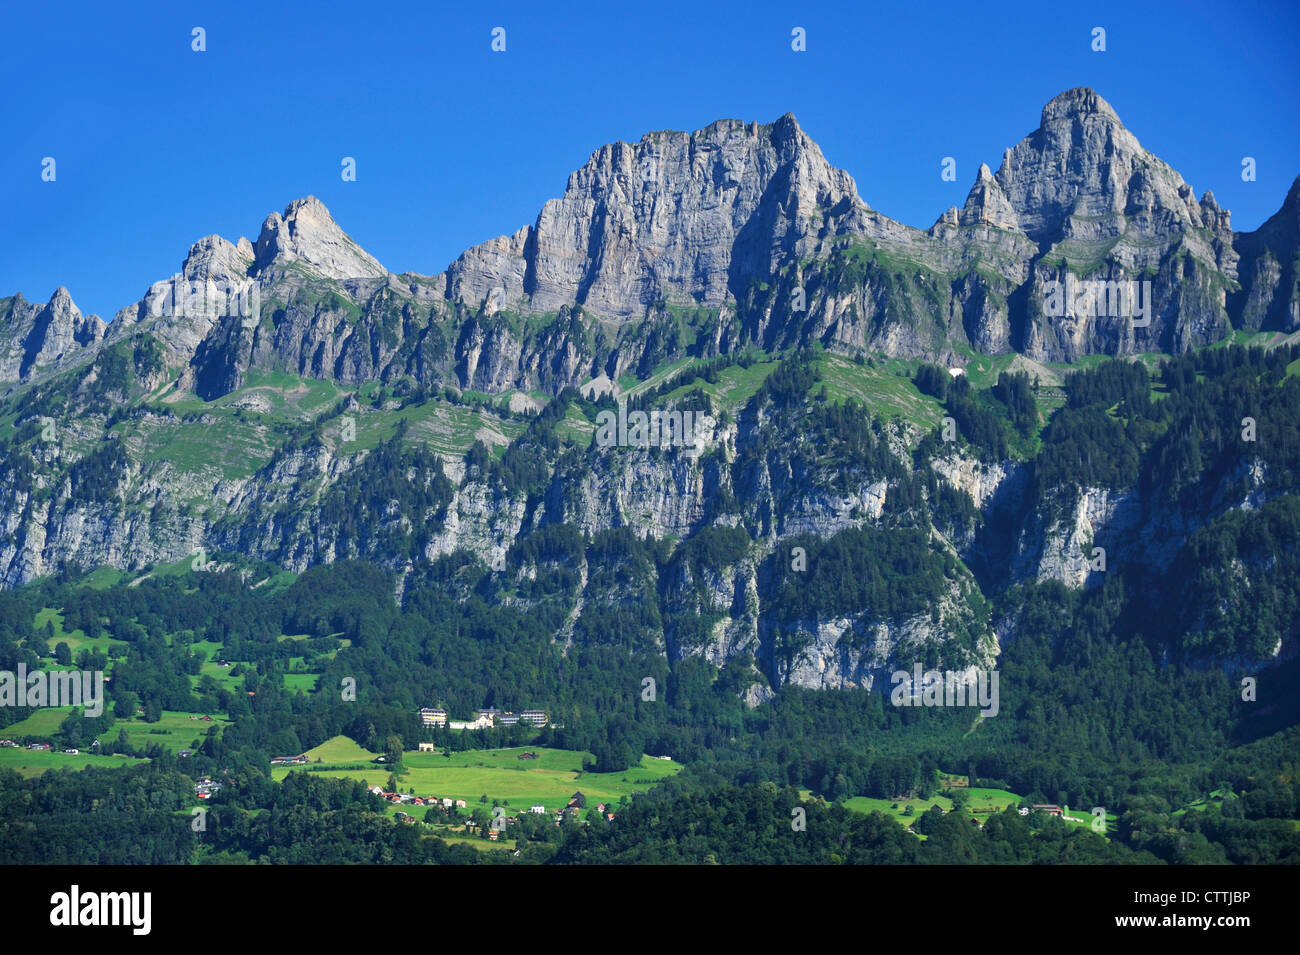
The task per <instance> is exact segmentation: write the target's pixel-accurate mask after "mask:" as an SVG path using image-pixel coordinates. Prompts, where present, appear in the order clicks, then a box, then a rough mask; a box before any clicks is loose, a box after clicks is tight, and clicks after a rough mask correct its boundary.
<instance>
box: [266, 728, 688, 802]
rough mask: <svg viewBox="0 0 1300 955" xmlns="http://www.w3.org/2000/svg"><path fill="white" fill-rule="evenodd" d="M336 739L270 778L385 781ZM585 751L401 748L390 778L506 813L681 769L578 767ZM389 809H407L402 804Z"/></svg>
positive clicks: (635, 784) (642, 785)
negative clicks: (304, 775)
mask: <svg viewBox="0 0 1300 955" xmlns="http://www.w3.org/2000/svg"><path fill="white" fill-rule="evenodd" d="M339 739H340V738H338V737H336V738H335V739H333V740H330V741H328V742H327V743H325V744H323V747H326V748H328V749H325V748H323V747H318V748H317V750H313V751H312V752H310V753H308V757H309V758H310V759H312V760H313V763H310V764H308V765H307V766H305V767H304V766H293V767H275V768H274V769H272V770H271V776H272V778H273V779H275V780H277V781H278V780H281V779H284V777H285V776H287V775H288V774H289V773H290V772H294V771H298V772H302V771H304V770H306V771H318V772H323V773H325V774H327V775H330V776H337V777H341V778H346V779H360V780H363V781H364V782H365V783H366V785H367V786H384V785H387V781H388V777H389V775H390V773H391V772H392V768H391V767H389V766H385V765H383V764H371V765H370V768H362V767H361V766H360V765H358V764H359V762H361V761H367V762H368V761H369V760H372V759H374V758H375V757H374V756H373V755H371V754H369V753H366V752H365V751H364V750H361V747H359V746H356V744H355V743H352V744H351V745H352V746H353V747H355V749H349V748H348V746H347V744H346V743H342V742H339ZM348 742H349V743H350V742H351V741H350V740H349V741H348ZM358 750H359V751H360V752H359V753H358V752H357V751H358ZM524 752H535V753H537V754H538V756H539V758H538V759H536V760H520V759H519V758H518V757H519V755H520V754H521V753H524ZM278 755H279V754H278ZM282 755H286V756H288V755H294V754H290V753H285V754H282ZM589 755H590V754H587V753H578V752H572V751H569V750H558V749H547V748H545V747H515V748H511V749H495V750H473V751H470V752H464V753H453V754H452V755H451V757H450V758H448V757H446V756H444V755H443V754H442V753H407V754H405V756H403V766H404V768H405V772H404V774H402V775H400V776H398V779H397V783H398V789H399V790H400V791H401V792H409V791H410V790H411V789H414V790H415V795H417V796H436V797H438V798H449V799H463V800H465V802H466V804H467V809H466V811H473V810H474V809H475V808H476V807H478V806H480V805H482V803H480V802H479V799H480V797H481V796H483V795H486V796H487V797H488V803H487V804H488V805H491V803H492V800H493V799H498V800H501V802H502V804H503V805H504V804H505V803H506V802H507V801H508V802H509V804H510V805H509V807H508V808H509V809H510V810H512V811H513V812H519V811H525V812H526V811H527V810H528V808H529V807H530V806H533V805H542V806H545V807H546V808H547V810H548V811H554V810H558V809H563V808H564V806H565V805H566V804H567V803H568V801H569V798H570V797H571V796H572V795H573V793H574V792H576V791H578V790H581V791H582V792H583V793H584V794H585V795H586V797H587V805H588V807H589V808H594V806H595V804H596V803H597V802H604V803H612V802H617V801H618V800H619V798H621V797H623V796H630V795H632V794H633V793H636V792H641V791H644V790H646V789H649V788H650V787H651V786H652V785H654V784H655V783H657V782H659V781H660V780H662V779H666V778H667V777H669V776H672V775H673V774H675V773H677V772H680V771H681V769H682V767H681V765H680V764H678V763H675V762H671V761H668V760H660V759H654V758H653V757H650V756H643V757H642V759H641V765H640V766H633V767H629V768H628V769H627V770H626V771H625V772H621V773H583V772H582V761H583V759H584V757H588V756H589ZM327 756H328V757H329V761H328V762H327V761H326V757H327ZM316 758H319V759H320V760H321V763H320V764H319V765H317V764H315V763H314V760H315V759H316ZM397 808H398V809H403V810H404V811H406V812H410V811H411V808H410V807H402V806H398V807H397Z"/></svg>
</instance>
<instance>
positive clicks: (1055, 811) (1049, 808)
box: [1034, 803, 1065, 816]
mask: <svg viewBox="0 0 1300 955" xmlns="http://www.w3.org/2000/svg"><path fill="white" fill-rule="evenodd" d="M1034 812H1045V813H1047V814H1048V815H1049V816H1064V815H1065V813H1063V812H1062V811H1061V807H1060V806H1054V805H1051V804H1048V803H1044V804H1041V805H1039V804H1035V805H1034Z"/></svg>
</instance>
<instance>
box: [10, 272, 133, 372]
mask: <svg viewBox="0 0 1300 955" xmlns="http://www.w3.org/2000/svg"><path fill="white" fill-rule="evenodd" d="M107 327H108V326H107V325H106V324H105V323H104V321H103V319H101V318H100V317H99V316H98V315H86V316H83V315H82V314H81V311H80V310H79V309H78V308H77V306H76V304H75V303H74V302H73V301H72V296H71V295H70V294H69V293H68V290H67V289H66V288H64V287H63V286H62V285H60V286H59V287H58V288H57V289H56V290H55V292H54V294H53V295H52V296H50V300H49V302H47V303H46V304H45V305H36V304H33V303H31V302H28V301H26V300H25V299H24V298H23V297H22V296H21V295H15V296H13V297H12V298H8V299H0V382H16V381H25V380H26V379H28V378H29V377H31V376H32V375H33V374H35V373H36V372H38V371H41V370H43V369H46V368H50V367H57V366H59V365H63V364H67V363H68V362H69V361H71V360H72V359H74V358H79V357H81V356H82V352H83V350H85V349H88V348H89V347H91V346H93V345H95V344H97V343H98V342H99V341H100V340H102V339H103V337H104V332H105V330H106V329H107Z"/></svg>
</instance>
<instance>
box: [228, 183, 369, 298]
mask: <svg viewBox="0 0 1300 955" xmlns="http://www.w3.org/2000/svg"><path fill="white" fill-rule="evenodd" d="M254 255H255V258H256V261H255V263H254V268H255V270H256V271H258V272H265V271H268V270H277V271H278V270H283V269H286V268H288V267H289V266H290V265H292V264H293V263H294V262H298V261H300V262H303V263H305V264H306V265H307V266H308V268H310V269H311V271H313V272H315V273H316V274H318V275H321V276H323V277H325V278H330V279H350V278H383V277H384V276H386V275H387V274H388V272H387V270H386V269H385V268H384V267H383V266H382V265H380V264H379V262H377V261H376V260H375V258H374V257H373V256H371V255H370V254H369V253H367V252H366V251H364V250H363V249H362V248H361V247H360V246H359V245H357V244H356V243H355V242H353V241H352V239H350V238H349V237H348V236H347V235H346V234H345V233H344V231H343V230H342V229H340V228H339V227H338V224H337V223H336V222H335V221H334V219H333V218H332V217H331V216H330V213H329V210H328V209H326V208H325V204H324V203H322V202H321V201H320V200H319V199H317V198H316V197H315V196H308V197H307V198H305V199H298V200H296V201H295V202H291V203H289V205H288V207H287V208H286V209H285V210H284V215H283V216H281V215H280V214H279V213H277V212H272V213H271V214H270V215H269V216H267V217H266V221H265V222H263V223H262V234H261V235H259V236H258V237H257V244H256V246H255V247H254Z"/></svg>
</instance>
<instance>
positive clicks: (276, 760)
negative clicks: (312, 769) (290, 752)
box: [271, 753, 307, 766]
mask: <svg viewBox="0 0 1300 955" xmlns="http://www.w3.org/2000/svg"><path fill="white" fill-rule="evenodd" d="M306 764H307V754H306V753H301V754H299V755H298V756H275V757H273V758H272V759H271V765H272V766H305V765H306Z"/></svg>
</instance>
